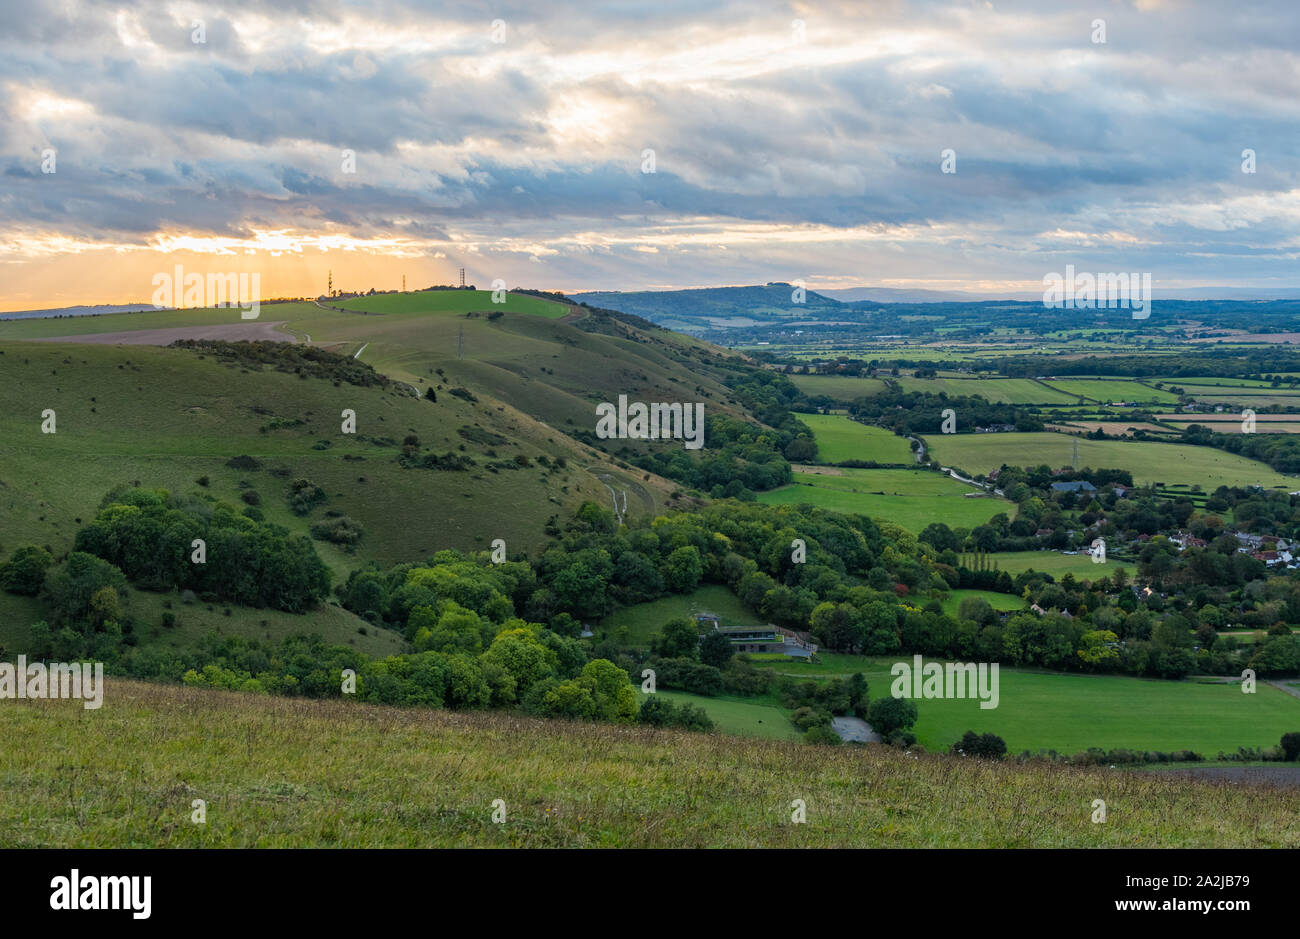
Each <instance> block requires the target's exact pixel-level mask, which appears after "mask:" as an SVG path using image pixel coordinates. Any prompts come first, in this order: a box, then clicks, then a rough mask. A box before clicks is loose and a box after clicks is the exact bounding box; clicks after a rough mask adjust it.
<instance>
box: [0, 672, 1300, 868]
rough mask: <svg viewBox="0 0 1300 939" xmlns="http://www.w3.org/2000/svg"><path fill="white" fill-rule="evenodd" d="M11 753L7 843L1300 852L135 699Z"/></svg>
mask: <svg viewBox="0 0 1300 939" xmlns="http://www.w3.org/2000/svg"><path fill="white" fill-rule="evenodd" d="M0 739H4V740H9V741H22V742H23V745H21V746H10V747H3V748H0V785H2V786H3V792H2V793H0V844H3V845H6V846H23V847H37V846H58V847H108V846H115V847H116V846H123V847H125V846H178V847H179V846H187V847H189V846H339V847H343V846H348V847H362V846H412V847H453V846H484V847H490V846H530V847H543V846H566V847H581V846H611V847H612V846H621V847H706V846H710V847H758V846H769V847H805V846H807V847H817V846H822V847H825V846H850V847H939V846H961V847H977V846H990V847H1009V846H1018V847H1028V846H1037V847H1053V846H1067V847H1089V846H1109V847H1121V846H1132V847H1137V846H1142V847H1153V846H1185V847H1210V846H1214V847H1251V846H1260V847H1263V846H1270V847H1277V846H1289V847H1298V846H1300V791H1297V790H1294V789H1291V790H1284V789H1276V788H1272V787H1253V786H1250V785H1234V786H1224V785H1214V784H1208V783H1200V782H1194V781H1186V780H1166V779H1163V778H1160V777H1157V776H1155V775H1154V774H1152V775H1147V774H1138V773H1124V772H1118V771H1113V772H1112V771H1108V770H1085V769H1077V768H1070V767H1057V766H1032V767H1023V766H1015V765H1008V764H987V763H977V762H965V761H959V760H955V759H952V758H946V757H940V756H927V755H921V756H916V755H906V754H903V753H900V752H898V751H893V750H887V749H884V748H879V747H868V748H865V749H861V748H843V749H832V748H823V747H811V746H807V745H803V744H795V743H785V742H781V741H772V740H751V739H744V738H736V737H728V736H723V735H700V734H690V733H685V732H680V731H656V730H648V729H642V728H624V727H615V726H608V725H598V724H566V723H551V722H544V721H539V720H533V719H527V718H519V717H513V716H509V715H502V714H488V713H474V714H464V713H460V714H453V713H447V712H441V711H418V710H398V709H385V708H377V707H370V706H366V705H359V704H356V703H354V702H348V701H342V702H340V701H334V702H317V701H306V700H299V699H282V698H264V697H257V696H248V695H240V694H234V693H226V692H215V691H200V690H194V689H186V688H181V687H172V686H158V685H146V684H138V683H133V682H127V681H110V683H109V684H108V687H107V690H106V694H105V701H104V706H103V707H102V708H101V709H99V710H97V711H87V710H83V709H82V707H81V706H80V702H47V701H37V702H32V701H8V700H7V701H3V702H0ZM194 799H204V800H206V801H207V822H206V824H203V825H197V824H194V823H192V822H191V820H190V817H191V812H192V808H191V803H192V801H193V800H194ZM496 799H502V800H504V802H505V806H506V813H507V816H506V821H505V823H504V824H494V823H493V822H492V812H493V805H492V803H493V800H496ZM796 799H802V800H804V802H805V803H806V806H807V809H806V811H807V821H806V823H805V824H792V823H791V809H790V804H791V802H792V801H793V800H796ZM1094 799H1104V800H1105V801H1106V805H1107V812H1108V819H1107V821H1106V822H1105V823H1104V824H1093V823H1092V822H1091V820H1090V816H1091V814H1092V811H1093V809H1092V801H1093V800H1094Z"/></svg>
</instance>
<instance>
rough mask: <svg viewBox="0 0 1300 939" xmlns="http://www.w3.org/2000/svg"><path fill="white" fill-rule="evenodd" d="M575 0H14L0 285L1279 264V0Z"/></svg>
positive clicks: (1283, 239) (1287, 180) (1013, 271)
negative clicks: (229, 275)
mask: <svg viewBox="0 0 1300 939" xmlns="http://www.w3.org/2000/svg"><path fill="white" fill-rule="evenodd" d="M592 6H593V4H588V3H579V4H572V5H569V4H561V3H549V2H546V0H528V2H521V3H508V2H495V0H486V2H476V3H457V2H454V0H452V2H438V3H410V4H404V3H396V2H377V3H359V2H337V0H278V2H274V3H258V2H224V3H204V2H139V3H121V4H117V3H109V2H89V0H66V2H61V3H57V4H33V3H29V2H22V3H18V2H14V0H4V2H3V3H0V16H3V22H4V23H5V26H4V28H3V30H2V31H0V277H3V288H2V289H0V309H8V310H14V309H26V308H33V307H45V306H58V305H67V304H73V303H88V302H128V301H139V300H147V299H148V298H149V297H150V295H151V293H152V290H153V288H152V284H151V280H152V277H153V275H154V274H155V273H157V272H161V271H171V270H173V269H174V266H175V265H176V264H182V265H184V267H185V269H186V271H193V270H200V271H223V272H225V271H257V272H260V273H261V275H262V278H261V279H262V293H263V294H264V295H266V296H268V297H270V296H279V295H315V294H318V293H322V292H324V290H325V277H326V272H327V271H329V270H332V271H333V272H334V279H335V285H336V286H342V287H345V288H358V287H359V288H363V289H368V288H369V287H371V286H373V287H376V288H379V289H389V288H394V287H398V286H400V284H401V278H402V276H403V275H406V277H407V283H408V286H410V287H416V286H425V285H427V284H431V283H449V282H451V281H452V280H453V279H454V277H455V276H456V274H455V272H456V269H457V268H458V267H461V266H464V267H465V268H466V269H467V276H468V278H469V280H470V281H472V282H474V283H476V284H478V285H479V286H480V287H482V286H486V285H488V284H489V283H490V282H491V281H492V280H493V279H494V278H498V277H499V278H502V279H503V280H505V281H506V282H507V284H509V285H510V286H531V287H538V288H548V289H560V290H565V291H578V290H583V289H656V288H671V287H684V286H702V285H716V284H741V283H764V282H767V281H776V280H780V281H793V280H804V281H806V282H807V283H808V284H809V285H810V286H812V287H824V288H833V287H851V286H859V285H873V286H889V287H928V288H932V289H954V290H975V291H981V292H987V291H993V292H996V291H1011V290H1016V291H1019V290H1025V289H1035V288H1036V287H1039V288H1041V283H1042V278H1043V276H1044V274H1047V273H1049V272H1053V271H1063V270H1064V267H1065V265H1066V264H1074V265H1075V267H1076V269H1078V270H1082V271H1097V272H1109V271H1135V272H1136V271H1146V272H1151V273H1152V275H1153V277H1154V281H1155V284H1156V288H1157V296H1158V295H1159V288H1160V287H1161V286H1165V287H1180V286H1182V287H1188V286H1199V285H1238V286H1245V285H1254V286H1275V287H1282V286H1286V287H1295V286H1300V265H1298V264H1297V256H1298V255H1300V237H1298V232H1300V227H1298V225H1297V223H1298V222H1300V181H1298V179H1300V177H1298V175H1297V174H1298V172H1300V152H1298V151H1300V133H1297V129H1298V128H1300V120H1298V118H1300V52H1298V51H1297V44H1296V37H1297V36H1300V3H1296V2H1293V0H1279V2H1275V3H1269V2H1252V3H1249V4H1242V3H1225V2H1205V3H1198V2H1180V0H1122V2H1106V0H1088V2H1072V0H1043V2H1036V3H1029V2H1001V0H994V2H983V0H980V2H970V0H955V2H923V0H913V2H904V0H883V2H852V3H849V2H846V3H843V4H835V3H824V4H823V3H817V4H804V3H780V4H765V3H762V2H752V0H751V2H743V3H741V2H734V3H733V2H727V0H718V2H710V0H631V2H623V3H610V4H605V5H604V7H605V8H604V9H603V10H601V11H595V10H593V9H591V7H592ZM1097 21H1102V22H1101V23H1100V24H1099V23H1098V22H1097ZM1103 30H1104V39H1105V41H1104V42H1099V41H1095V40H1097V39H1099V38H1102V31H1103ZM196 40H202V41H196ZM1248 149H1249V150H1251V151H1253V152H1254V154H1255V157H1254V159H1255V166H1254V169H1255V172H1253V173H1248V172H1243V162H1244V161H1243V151H1245V150H1248ZM945 150H951V151H953V155H954V159H955V169H956V172H953V173H945V172H943V165H942V164H943V152H944V151H945ZM51 151H53V157H52V159H53V162H52V163H51ZM647 151H653V153H652V154H650V153H648V152H647ZM348 153H351V154H352V157H351V160H349V157H348ZM651 161H652V162H653V166H652V167H651ZM950 163H951V161H950ZM650 168H653V172H646V170H647V169H650ZM49 169H53V170H54V172H47V171H46V170H49Z"/></svg>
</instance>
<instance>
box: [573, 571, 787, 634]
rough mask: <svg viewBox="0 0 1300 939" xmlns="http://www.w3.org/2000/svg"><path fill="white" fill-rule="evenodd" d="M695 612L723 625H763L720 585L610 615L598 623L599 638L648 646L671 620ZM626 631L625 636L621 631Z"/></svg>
mask: <svg viewBox="0 0 1300 939" xmlns="http://www.w3.org/2000/svg"><path fill="white" fill-rule="evenodd" d="M696 613H715V614H717V615H718V616H720V617H721V618H722V625H724V626H762V625H763V619H762V618H761V617H759V616H758V615H757V614H754V613H751V612H749V610H747V609H746V608H745V606H744V604H742V603H741V602H740V599H739V598H738V597H737V596H736V595H735V594H734V593H732V592H731V591H730V590H728V589H727V588H726V587H724V586H722V585H720V584H707V585H705V586H703V587H700V588H698V589H697V590H694V591H692V592H691V593H680V594H679V593H675V594H671V595H670V596H667V597H661V598H660V599H658V600H652V601H650V602H649V603H638V604H636V605H635V606H629V607H625V608H624V609H622V610H618V611H617V612H614V613H611V614H609V615H608V616H606V617H605V618H604V619H602V620H601V621H600V622H599V623H597V624H596V626H595V629H594V630H593V632H595V633H596V634H597V635H600V634H602V633H603V634H604V635H606V636H608V637H609V638H611V639H615V640H617V641H619V642H627V643H630V644H632V645H645V644H646V643H648V642H649V641H650V639H651V638H652V637H653V636H654V635H655V634H656V633H658V632H660V631H661V630H662V629H663V628H664V623H666V622H668V621H669V620H670V619H678V618H685V619H694V617H695V614H696ZM624 629H626V630H627V632H626V633H624V632H623V631H622V630H624Z"/></svg>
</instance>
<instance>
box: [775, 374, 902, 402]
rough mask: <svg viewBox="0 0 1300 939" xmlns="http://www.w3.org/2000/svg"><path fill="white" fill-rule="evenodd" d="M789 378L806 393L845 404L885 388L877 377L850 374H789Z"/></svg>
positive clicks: (867, 396) (868, 396) (876, 393)
mask: <svg viewBox="0 0 1300 939" xmlns="http://www.w3.org/2000/svg"><path fill="white" fill-rule="evenodd" d="M790 380H791V381H792V382H794V383H795V387H797V388H798V389H799V390H800V391H802V392H803V393H804V394H806V395H812V396H817V395H826V396H827V397H830V398H834V399H835V400H836V401H842V402H844V403H846V404H847V403H849V402H852V401H856V400H857V399H859V398H870V397H872V396H873V395H878V394H880V392H882V391H884V390H885V383H884V382H883V381H881V380H880V379H879V378H859V377H856V376H852V375H845V376H836V375H791V376H790Z"/></svg>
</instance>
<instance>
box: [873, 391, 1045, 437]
mask: <svg viewBox="0 0 1300 939" xmlns="http://www.w3.org/2000/svg"><path fill="white" fill-rule="evenodd" d="M948 408H951V409H953V410H954V411H955V412H956V413H957V427H956V431H957V433H959V434H962V433H974V431H975V428H976V427H989V426H991V425H994V424H1012V425H1014V426H1015V428H1016V430H1019V431H1038V430H1042V429H1043V422H1042V421H1041V420H1040V419H1039V418H1038V417H1037V416H1035V415H1034V414H1033V413H1032V412H1030V411H1028V410H1026V409H1024V408H1018V407H1014V406H1012V405H1010V404H991V403H990V402H988V401H986V400H985V399H984V398H981V397H979V396H978V395H953V396H949V395H947V394H943V393H941V394H934V393H932V392H928V391H899V390H896V389H893V388H891V389H889V390H888V391H885V392H882V393H881V394H878V395H873V396H872V397H870V398H862V399H861V400H859V401H855V402H854V403H853V404H852V405H850V407H849V415H850V416H851V417H852V418H853V419H854V420H860V421H865V422H867V423H871V424H877V425H879V426H881V427H886V428H888V429H890V430H892V431H893V432H894V433H896V434H937V433H939V432H940V430H941V429H942V427H943V420H944V416H943V412H944V411H945V410H946V409H948Z"/></svg>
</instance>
